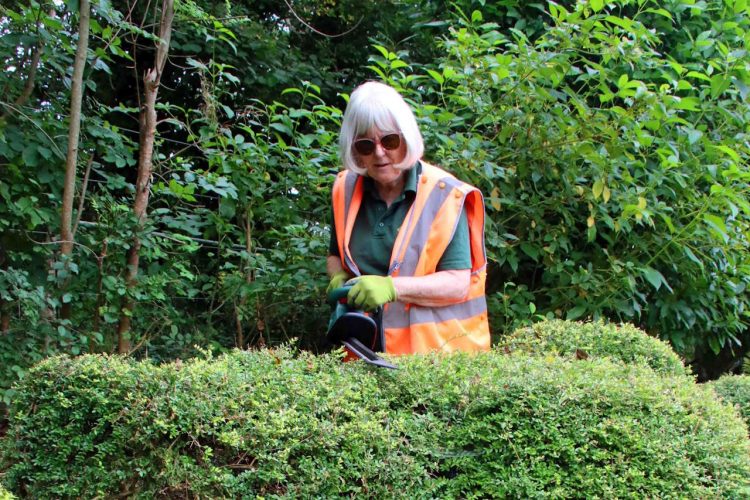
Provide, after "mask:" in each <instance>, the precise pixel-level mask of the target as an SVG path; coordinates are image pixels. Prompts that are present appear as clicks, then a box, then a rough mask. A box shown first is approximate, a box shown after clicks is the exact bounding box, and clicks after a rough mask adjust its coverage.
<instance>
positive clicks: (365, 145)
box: [354, 134, 401, 156]
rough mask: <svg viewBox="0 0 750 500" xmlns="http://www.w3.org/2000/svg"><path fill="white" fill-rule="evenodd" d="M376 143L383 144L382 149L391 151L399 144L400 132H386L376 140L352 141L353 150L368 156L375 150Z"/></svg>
mask: <svg viewBox="0 0 750 500" xmlns="http://www.w3.org/2000/svg"><path fill="white" fill-rule="evenodd" d="M378 143H380V145H381V146H383V149H385V150H387V151H393V150H394V149H398V147H399V146H400V145H401V134H386V135H384V136H383V137H381V138H380V139H378V140H373V139H357V140H356V141H354V150H355V151H356V152H357V153H358V154H360V155H361V156H368V155H371V154H373V153H374V152H375V147H376V146H377V145H378Z"/></svg>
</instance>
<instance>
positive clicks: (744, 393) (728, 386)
mask: <svg viewBox="0 0 750 500" xmlns="http://www.w3.org/2000/svg"><path fill="white" fill-rule="evenodd" d="M708 385H709V386H711V387H713V389H714V390H715V391H716V393H717V394H718V395H719V396H721V398H722V399H724V400H725V401H727V402H728V403H730V404H733V405H735V406H736V407H737V409H738V410H739V412H740V415H742V418H744V419H745V422H746V423H747V424H748V425H750V375H725V376H723V377H721V378H719V379H718V380H713V381H711V382H709V383H708Z"/></svg>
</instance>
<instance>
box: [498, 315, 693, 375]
mask: <svg viewBox="0 0 750 500" xmlns="http://www.w3.org/2000/svg"><path fill="white" fill-rule="evenodd" d="M497 347H498V348H499V349H503V350H506V351H520V352H525V353H533V354H540V355H549V354H559V355H562V356H566V357H570V358H576V359H581V358H584V359H585V358H588V357H590V356H593V357H600V356H604V357H609V358H612V359H615V360H619V361H621V362H624V363H638V364H643V365H646V366H649V367H651V368H652V369H653V370H654V371H657V372H661V373H666V374H670V375H684V374H687V373H689V371H688V370H687V369H686V368H685V366H684V365H683V363H682V360H681V359H680V357H679V356H678V355H677V354H675V352H674V351H673V350H672V348H671V347H669V345H668V344H667V343H665V342H663V341H660V340H657V339H655V338H653V337H650V336H648V335H647V334H646V333H645V332H643V331H642V330H639V329H637V328H635V327H634V326H632V325H629V324H624V325H612V324H605V323H603V322H601V321H598V322H594V323H580V322H570V321H561V320H553V321H543V322H541V323H536V324H534V325H532V326H529V327H525V328H519V329H518V330H516V331H514V332H513V333H512V334H511V335H509V336H508V337H506V338H503V339H502V340H501V341H500V343H499V344H498V346H497Z"/></svg>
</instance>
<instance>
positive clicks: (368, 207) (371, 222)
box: [328, 163, 471, 276]
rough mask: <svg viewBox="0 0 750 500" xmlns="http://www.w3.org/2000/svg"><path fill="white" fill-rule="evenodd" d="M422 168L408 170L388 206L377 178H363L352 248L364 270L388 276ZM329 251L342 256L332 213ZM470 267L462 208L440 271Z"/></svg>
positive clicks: (466, 229)
mask: <svg viewBox="0 0 750 500" xmlns="http://www.w3.org/2000/svg"><path fill="white" fill-rule="evenodd" d="M421 171H422V165H421V164H420V163H417V165H416V166H415V167H414V168H411V169H409V170H407V171H406V173H405V175H406V183H405V184H404V191H403V192H402V193H401V195H400V196H399V197H398V198H397V199H396V200H395V201H394V202H393V203H391V206H390V207H388V206H386V203H385V202H384V201H383V200H382V199H381V198H380V195H379V194H378V190H377V188H376V186H375V182H374V181H373V180H372V179H371V178H369V177H365V178H364V182H363V191H364V192H363V196H362V205H361V206H360V208H359V212H358V213H357V219H356V220H355V221H354V228H353V229H352V238H351V241H350V242H349V250H350V251H351V253H352V258H353V259H354V262H356V263H357V267H359V270H360V271H361V272H362V274H375V275H378V276H385V275H386V274H388V265H389V264H390V260H391V253H392V251H393V244H394V243H395V241H396V236H397V235H398V231H399V229H400V228H401V225H402V224H403V223H404V219H406V214H407V213H408V212H409V209H410V208H411V206H412V204H413V203H414V198H415V197H416V195H417V177H418V176H419V174H420V173H421ZM328 253H329V254H330V255H335V256H339V248H338V244H337V240H336V225H335V224H334V223H333V216H331V242H330V244H329V246H328ZM470 268H471V250H470V247H469V223H468V221H467V220H466V212H465V211H462V212H461V217H460V218H459V222H458V226H457V227H456V232H455V233H454V234H453V239H452V240H451V242H450V244H449V245H448V248H446V249H445V253H443V256H442V258H441V259H440V262H439V263H438V266H437V270H438V271H450V270H456V269H470Z"/></svg>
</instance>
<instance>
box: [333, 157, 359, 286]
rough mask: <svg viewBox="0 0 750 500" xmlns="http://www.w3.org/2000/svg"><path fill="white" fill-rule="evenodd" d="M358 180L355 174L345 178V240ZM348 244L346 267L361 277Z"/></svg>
mask: <svg viewBox="0 0 750 500" xmlns="http://www.w3.org/2000/svg"><path fill="white" fill-rule="evenodd" d="M358 178H359V176H358V175H356V174H354V173H353V172H347V173H346V174H345V176H344V227H343V228H342V229H343V231H344V234H343V237H344V238H346V228H347V226H348V225H349V208H350V207H351V205H352V198H354V188H355V187H356V186H357V179H358ZM354 218H355V219H356V214H354ZM351 223H352V225H353V224H354V221H352V222H351ZM336 230H337V231H338V230H339V228H336ZM348 243H349V242H348V241H345V244H344V262H345V263H346V267H348V268H349V270H351V271H352V272H353V273H354V274H355V275H356V276H359V275H361V274H362V273H361V272H360V271H359V268H358V267H357V264H355V263H354V260H352V258H351V256H350V255H349V245H348Z"/></svg>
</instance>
